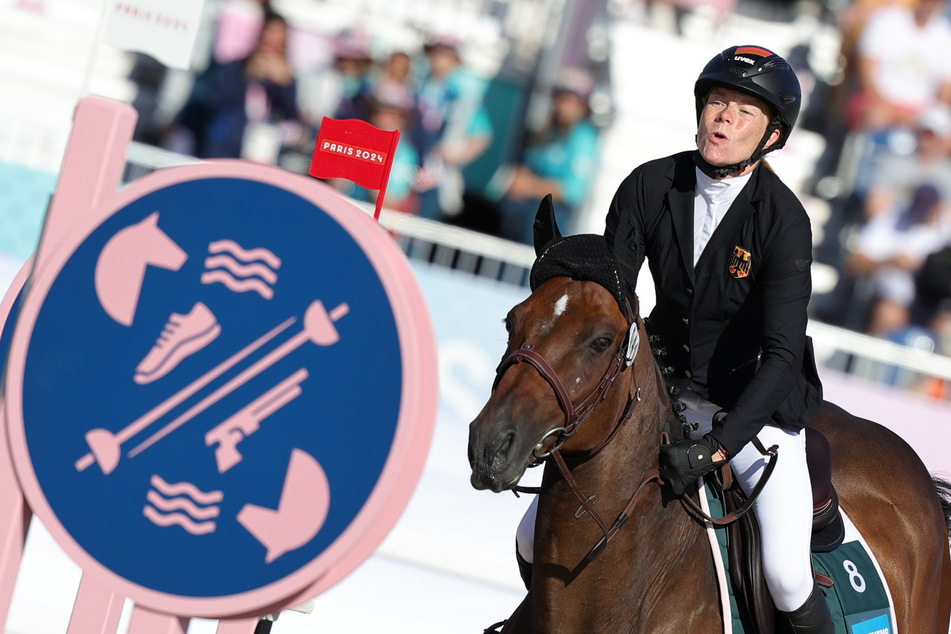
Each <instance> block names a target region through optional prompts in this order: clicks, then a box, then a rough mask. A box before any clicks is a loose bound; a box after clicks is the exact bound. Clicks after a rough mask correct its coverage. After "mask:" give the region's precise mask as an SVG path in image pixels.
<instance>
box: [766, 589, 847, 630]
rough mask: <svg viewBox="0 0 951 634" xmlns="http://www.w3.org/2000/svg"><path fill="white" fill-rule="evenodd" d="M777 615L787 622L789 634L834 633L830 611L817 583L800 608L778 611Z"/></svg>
mask: <svg viewBox="0 0 951 634" xmlns="http://www.w3.org/2000/svg"><path fill="white" fill-rule="evenodd" d="M777 612H779V611H778V610H777ZM779 615H780V618H781V619H782V620H784V621H786V623H787V624H788V625H787V629H786V631H787V632H790V633H791V634H835V624H834V623H833V622H832V612H831V611H830V610H829V604H828V603H827V602H826V597H825V594H824V593H823V592H822V588H820V587H819V584H816V586H815V588H813V590H812V594H811V595H809V598H808V599H806V602H805V603H804V604H803V605H802V607H801V608H798V609H796V610H793V611H792V612H779Z"/></svg>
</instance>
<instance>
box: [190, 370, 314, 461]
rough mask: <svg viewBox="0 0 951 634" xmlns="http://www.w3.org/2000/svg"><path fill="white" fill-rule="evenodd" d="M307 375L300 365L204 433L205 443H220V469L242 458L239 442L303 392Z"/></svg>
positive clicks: (216, 452) (217, 450) (209, 444)
mask: <svg viewBox="0 0 951 634" xmlns="http://www.w3.org/2000/svg"><path fill="white" fill-rule="evenodd" d="M307 377H308V372H307V370H305V369H304V368H301V369H300V370H298V371H297V372H295V373H294V374H292V375H290V376H289V377H287V378H286V379H284V380H283V381H281V382H280V383H278V384H277V385H275V386H274V387H272V388H271V389H270V390H268V391H267V392H265V393H264V394H262V395H261V396H259V397H258V398H256V399H254V400H253V401H252V402H251V403H250V404H248V405H246V406H245V407H243V408H241V409H240V410H239V411H238V412H237V413H236V414H234V415H233V416H230V417H229V418H227V419H226V420H225V421H224V422H223V423H220V424H219V425H217V426H216V427H215V428H214V429H212V430H211V431H209V432H208V433H207V434H205V444H206V445H208V446H209V447H211V446H212V445H218V447H217V448H216V449H215V459H216V460H217V461H218V473H224V472H225V471H227V470H228V469H230V468H231V467H233V466H235V465H236V464H238V463H239V462H241V453H240V452H239V451H238V443H239V442H241V441H242V440H244V439H245V438H247V437H248V436H250V435H251V434H253V433H254V432H256V431H257V430H258V428H259V427H260V423H261V421H262V420H264V419H265V418H267V417H268V416H270V415H271V414H273V413H274V412H276V411H277V410H279V409H281V408H282V407H284V406H285V405H287V404H288V403H290V402H291V401H293V400H294V399H295V398H297V397H298V396H300V394H301V391H302V390H301V387H300V384H301V382H303V381H304V380H305V379H306V378H307Z"/></svg>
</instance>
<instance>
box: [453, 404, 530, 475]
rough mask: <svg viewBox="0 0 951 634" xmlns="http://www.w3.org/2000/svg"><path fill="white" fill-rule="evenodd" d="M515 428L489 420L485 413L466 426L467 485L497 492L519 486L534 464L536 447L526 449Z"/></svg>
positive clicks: (508, 424)
mask: <svg viewBox="0 0 951 634" xmlns="http://www.w3.org/2000/svg"><path fill="white" fill-rule="evenodd" d="M519 436H520V435H519V434H518V433H517V432H516V428H515V426H513V425H512V424H511V423H508V422H501V421H494V422H493V421H491V420H490V419H488V418H487V417H486V416H485V411H483V413H482V414H480V415H479V416H478V417H477V418H476V419H475V420H474V421H472V423H470V425H469V466H470V467H471V469H472V475H471V476H470V482H471V483H472V486H473V487H474V488H476V489H479V490H483V489H489V490H491V491H494V492H495V493H498V492H500V491H505V490H508V489H511V488H512V487H514V486H515V485H517V484H518V481H519V480H520V479H521V477H522V474H523V473H525V469H526V468H527V467H528V465H529V464H531V463H532V462H534V453H533V451H534V449H535V445H534V444H532V445H530V446H525V443H523V442H522V441H521V440H520V437H519Z"/></svg>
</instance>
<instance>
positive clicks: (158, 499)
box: [145, 491, 221, 520]
mask: <svg viewBox="0 0 951 634" xmlns="http://www.w3.org/2000/svg"><path fill="white" fill-rule="evenodd" d="M145 499H147V500H148V501H149V502H150V503H151V504H152V506H154V507H155V508H156V509H158V510H159V511H165V512H166V513H171V512H172V511H184V512H185V514H186V515H188V516H189V517H193V518H195V519H198V520H210V519H211V518H213V517H218V516H219V515H221V509H219V508H218V507H217V506H204V507H203V506H198V505H197V504H195V503H194V502H192V501H191V500H189V499H188V498H172V499H170V500H169V499H167V498H164V497H162V496H161V494H159V493H158V492H157V491H149V492H148V494H147V495H146V496H145Z"/></svg>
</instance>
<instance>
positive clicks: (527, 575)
mask: <svg viewBox="0 0 951 634" xmlns="http://www.w3.org/2000/svg"><path fill="white" fill-rule="evenodd" d="M515 561H517V562H518V574H519V575H521V577H522V582H523V583H524V584H525V589H526V590H531V589H532V564H530V563H528V562H527V561H525V558H524V557H522V553H520V552H518V543H516V544H515Z"/></svg>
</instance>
